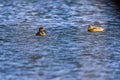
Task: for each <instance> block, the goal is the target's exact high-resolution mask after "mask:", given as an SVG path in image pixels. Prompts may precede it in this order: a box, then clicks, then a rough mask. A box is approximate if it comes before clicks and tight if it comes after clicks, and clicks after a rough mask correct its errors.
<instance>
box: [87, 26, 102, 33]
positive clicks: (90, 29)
mask: <svg viewBox="0 0 120 80" xmlns="http://www.w3.org/2000/svg"><path fill="white" fill-rule="evenodd" d="M88 31H89V32H102V31H104V28H102V27H98V26H92V25H89V26H88Z"/></svg>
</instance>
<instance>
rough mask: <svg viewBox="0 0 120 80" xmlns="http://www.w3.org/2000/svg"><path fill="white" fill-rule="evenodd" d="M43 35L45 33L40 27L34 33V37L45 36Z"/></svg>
mask: <svg viewBox="0 0 120 80" xmlns="http://www.w3.org/2000/svg"><path fill="white" fill-rule="evenodd" d="M45 35H47V34H46V31H45V30H44V28H43V27H40V28H39V31H38V32H37V33H36V36H45Z"/></svg>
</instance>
